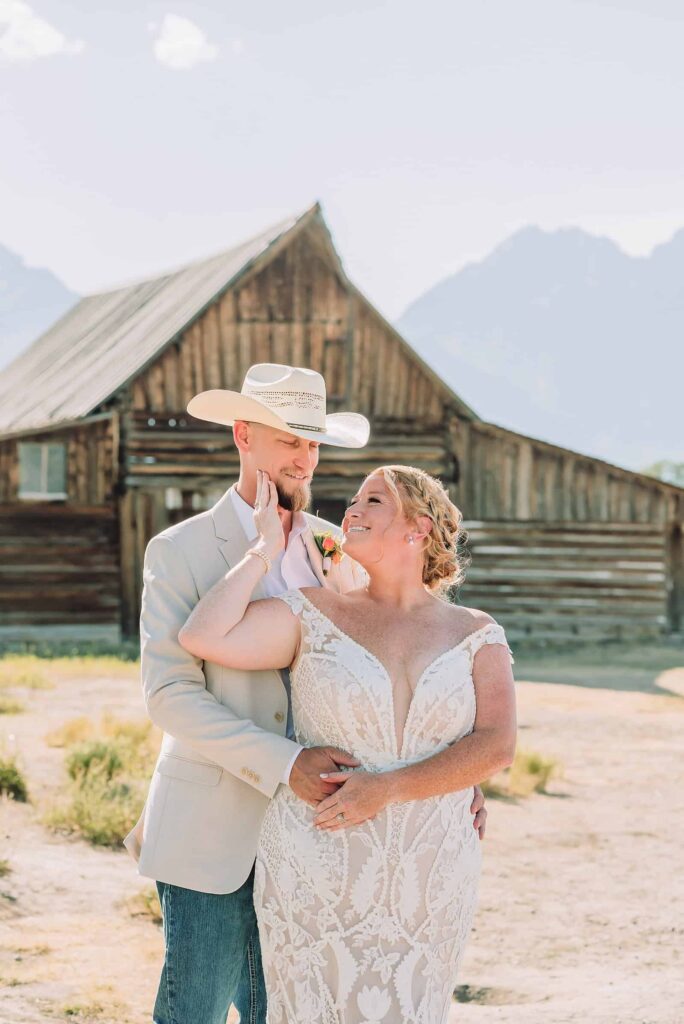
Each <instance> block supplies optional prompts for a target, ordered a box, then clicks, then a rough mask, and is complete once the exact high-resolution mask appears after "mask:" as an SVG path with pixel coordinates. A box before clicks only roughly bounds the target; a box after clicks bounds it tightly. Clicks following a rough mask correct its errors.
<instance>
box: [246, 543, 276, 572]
mask: <svg viewBox="0 0 684 1024" xmlns="http://www.w3.org/2000/svg"><path fill="white" fill-rule="evenodd" d="M247 554H248V555H256V556H257V558H260V559H261V561H262V562H263V563H264V565H265V566H266V573H265V575H266V576H268V574H269V572H270V571H271V559H270V558H269V557H268V555H267V554H266V553H265V552H264V551H258V550H257V549H256V548H250V549H249V551H247Z"/></svg>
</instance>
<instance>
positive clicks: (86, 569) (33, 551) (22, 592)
mask: <svg viewBox="0 0 684 1024" xmlns="http://www.w3.org/2000/svg"><path fill="white" fill-rule="evenodd" d="M120 620H121V601H120V591H119V551H118V523H117V517H116V515H115V513H114V510H113V509H112V508H111V507H108V506H98V505H93V506H88V505H82V506H79V507H76V506H67V505H63V504H57V503H49V504H38V503H36V504H33V505H30V506H27V505H26V504H24V503H20V504H9V505H2V506H0V640H10V639H15V640H20V639H24V638H34V639H35V638H36V636H41V637H42V638H44V639H48V638H55V639H60V638H61V639H70V638H80V639H85V638H89V639H106V640H111V641H116V640H118V638H119V636H120Z"/></svg>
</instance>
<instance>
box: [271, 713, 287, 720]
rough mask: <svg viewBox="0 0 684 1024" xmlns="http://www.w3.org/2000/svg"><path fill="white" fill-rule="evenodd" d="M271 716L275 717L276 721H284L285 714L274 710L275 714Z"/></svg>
mask: <svg viewBox="0 0 684 1024" xmlns="http://www.w3.org/2000/svg"><path fill="white" fill-rule="evenodd" d="M273 717H274V718H275V720H276V722H284V721H285V715H284V714H283V713H282V711H276V713H275V715H274V716H273Z"/></svg>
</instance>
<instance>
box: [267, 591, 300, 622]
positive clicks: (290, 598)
mask: <svg viewBox="0 0 684 1024" xmlns="http://www.w3.org/2000/svg"><path fill="white" fill-rule="evenodd" d="M273 596H274V597H277V598H278V600H279V601H284V602H285V604H286V605H288V606H289V608H290V611H291V612H292V613H293V614H294V615H296V616H297V617H298V618H299V616H300V615H301V614H302V609H303V608H304V606H305V601H304V598H303V596H302V592H301V590H285V591H284V592H283V593H282V594H274V595H273Z"/></svg>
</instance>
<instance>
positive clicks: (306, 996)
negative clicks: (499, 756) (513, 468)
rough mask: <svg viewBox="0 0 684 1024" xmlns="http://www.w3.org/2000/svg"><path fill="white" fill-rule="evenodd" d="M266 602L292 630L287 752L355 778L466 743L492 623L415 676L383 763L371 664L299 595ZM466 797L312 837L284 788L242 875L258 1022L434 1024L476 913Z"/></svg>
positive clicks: (382, 720) (307, 818)
mask: <svg viewBox="0 0 684 1024" xmlns="http://www.w3.org/2000/svg"><path fill="white" fill-rule="evenodd" d="M280 597H281V599H282V600H283V601H285V602H286V603H287V604H288V605H289V607H290V608H291V610H292V612H293V613H294V614H295V615H297V616H298V618H299V620H300V623H301V628H302V641H301V647H300V653H299V656H298V659H297V661H296V662H295V664H294V665H293V668H292V672H291V685H292V710H293V716H294V723H295V729H296V733H297V737H298V739H299V741H300V742H301V743H303V744H304V745H306V746H318V745H332V746H339V747H341V748H342V749H345V750H349V751H351V752H353V753H354V755H355V756H356V757H358V758H359V760H360V761H361V762H362V766H363V768H364V769H365V770H366V771H387V770H390V769H392V768H395V767H399V766H400V765H403V764H411V763H414V762H416V761H420V760H422V759H424V758H425V757H429V756H431V755H432V754H434V753H436V752H437V751H438V750H441V749H443V748H444V747H446V746H447V745H448V744H450V743H453V742H455V741H456V740H458V739H460V738H462V737H463V736H465V735H467V734H468V733H469V732H471V731H472V728H473V724H474V721H475V691H474V687H473V681H472V667H473V661H474V658H475V655H476V653H477V651H478V650H479V649H480V648H481V647H482V646H483V645H484V644H490V643H499V644H504V645H505V644H506V639H505V635H504V632H503V630H502V629H501V627H500V626H498V625H497V624H496V623H490V624H488V625H486V626H484V627H482V629H479V630H477V631H476V632H475V633H473V634H471V635H470V636H469V637H466V638H465V640H463V641H462V642H461V643H460V644H457V645H456V646H454V647H453V648H451V649H450V650H447V651H445V652H444V653H443V654H441V655H439V656H438V657H437V658H435V659H434V661H433V662H432V663H431V664H430V665H428V667H427V668H426V669H425V671H424V672H423V673H422V675H421V677H420V679H419V680H418V682H417V684H416V688H415V693H414V696H413V700H412V703H411V706H410V708H409V712H408V716H407V719H406V724H405V726H404V731H403V741H402V746H401V750H398V749H397V739H396V735H395V727H394V710H393V696H392V681H391V679H390V677H389V675H388V673H387V671H386V670H385V669H384V667H383V665H382V663H381V662H380V661H379V660H378V659H377V658H376V657H375V656H374V655H372V654H371V653H370V652H369V651H367V650H366V649H365V648H364V647H363V646H362V645H361V644H359V643H357V642H356V641H355V640H353V638H351V637H349V636H347V635H346V634H345V633H344V632H343V631H342V630H340V629H339V628H338V627H337V626H335V624H334V623H333V622H332V621H331V620H330V619H328V618H327V617H326V616H325V615H324V614H323V613H322V612H320V611H319V610H318V609H317V608H316V606H315V605H313V604H312V603H311V602H310V601H308V599H307V598H305V597H304V595H303V594H301V592H300V591H297V590H295V591H287V592H286V593H285V594H282V595H280ZM471 799H472V789H471V788H469V789H467V790H462V791H460V792H457V793H449V794H447V795H446V796H442V797H431V798H429V799H427V800H421V801H411V802H408V803H404V804H392V805H391V806H390V807H388V808H387V809H386V810H385V811H383V812H382V813H381V814H379V815H378V816H377V817H376V818H375V819H374V820H373V821H371V822H367V823H365V824H363V825H360V826H358V827H356V828H351V829H345V830H343V831H340V832H335V833H326V832H318V831H317V830H316V829H315V828H314V827H313V825H312V821H313V817H314V811H313V809H312V808H310V807H309V806H308V805H307V804H305V803H303V802H302V801H300V800H298V799H297V798H296V797H295V795H294V793H293V792H292V790H291V789H289V788H288V787H285V786H283V787H281V788H280V789H279V790H278V793H277V794H276V796H275V798H274V799H273V800H272V801H271V803H270V805H269V809H268V811H267V814H266V818H265V820H264V824H263V828H262V832H261V837H260V842H259V849H258V853H257V863H256V874H255V905H256V909H257V918H258V921H259V931H260V936H261V945H262V953H263V961H264V971H265V975H266V986H267V991H268V1018H267V1019H268V1024H315V1022H319V1024H397V1022H398V1021H402V1022H404V1024H445V1022H446V1020H447V1017H448V1014H449V1008H450V1005H451V993H452V991H453V986H454V983H455V978H456V972H457V968H458V963H459V960H460V957H461V954H462V952H463V948H464V945H465V941H466V939H467V937H468V934H469V931H470V926H471V921H472V917H473V913H474V910H475V905H476V899H477V882H478V877H479V869H480V844H479V840H478V837H477V833H476V832H475V830H474V829H473V827H472V815H471V814H470V803H471Z"/></svg>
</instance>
